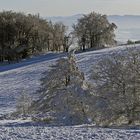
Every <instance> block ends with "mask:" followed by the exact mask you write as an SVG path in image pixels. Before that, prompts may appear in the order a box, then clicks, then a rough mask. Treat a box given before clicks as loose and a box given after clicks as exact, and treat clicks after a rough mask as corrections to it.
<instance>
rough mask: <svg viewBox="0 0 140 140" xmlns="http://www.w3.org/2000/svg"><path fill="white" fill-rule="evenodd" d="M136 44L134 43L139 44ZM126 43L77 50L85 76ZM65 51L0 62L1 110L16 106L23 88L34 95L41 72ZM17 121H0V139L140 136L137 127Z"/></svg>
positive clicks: (119, 137)
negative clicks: (36, 123)
mask: <svg viewBox="0 0 140 140" xmlns="http://www.w3.org/2000/svg"><path fill="white" fill-rule="evenodd" d="M139 46H140V45H138V46H137V47H139ZM124 49H126V47H124V46H121V47H116V48H109V49H103V50H98V51H91V52H84V53H80V54H76V58H77V64H78V65H79V68H80V69H81V70H82V71H83V72H84V73H85V76H86V78H87V79H88V78H89V75H90V70H91V68H92V65H93V64H94V63H96V62H97V61H98V60H99V59H100V58H102V57H104V56H106V55H108V54H110V53H113V52H115V51H117V52H118V51H120V52H121V51H122V50H124ZM64 56H65V54H53V53H49V54H47V55H43V56H40V57H35V58H32V59H29V60H25V61H23V62H21V63H19V64H12V65H8V66H0V114H5V113H9V112H11V111H14V110H15V107H16V99H17V98H18V97H19V96H20V94H21V93H22V92H23V90H24V91H25V92H27V93H30V94H31V95H32V98H35V97H36V90H37V89H39V87H40V78H41V77H42V76H43V74H42V73H43V72H45V71H47V70H49V69H50V66H51V65H52V64H54V63H55V61H56V60H57V59H59V58H60V57H64ZM20 123H21V122H20V121H19V122H18V121H15V122H13V121H10V122H9V123H8V122H7V121H6V122H4V121H1V122H0V140H1V139H3V140H4V139H5V140H15V139H22V140H26V139H28V140H32V139H37V140H39V139H42V140H45V139H51V140H55V139H71V140H72V139H74V140H75V139H76V140H78V139H79V140H85V139H87V140H90V139H99V140H100V139H102V140H105V139H108V140H109V139H122V140H123V139H126V140H128V139H131V140H138V139H140V130H115V129H105V128H104V129H101V128H92V127H76V126H75V127H74V126H73V127H71V126H67V127H47V126H42V125H39V126H36V125H32V124H30V123H28V122H27V123H24V124H25V125H23V124H22V125H20Z"/></svg>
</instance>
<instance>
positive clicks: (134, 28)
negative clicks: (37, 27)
mask: <svg viewBox="0 0 140 140" xmlns="http://www.w3.org/2000/svg"><path fill="white" fill-rule="evenodd" d="M82 16H83V14H77V15H73V16H66V17H61V16H59V17H47V19H48V20H51V21H53V22H63V23H64V24H65V25H66V26H68V27H69V31H71V30H72V25H73V24H75V23H76V22H77V19H79V18H81V17H82ZM108 20H109V21H110V22H113V23H115V24H116V25H117V26H118V30H117V31H116V36H117V37H116V38H117V40H119V41H121V42H126V41H127V40H128V39H131V40H140V15H124V16H120V15H110V16H108Z"/></svg>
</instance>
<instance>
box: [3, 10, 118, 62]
mask: <svg viewBox="0 0 140 140" xmlns="http://www.w3.org/2000/svg"><path fill="white" fill-rule="evenodd" d="M116 28H117V26H116V25H115V24H114V23H109V21H108V20H107V17H106V15H101V14H98V13H95V12H92V13H90V14H88V15H83V17H82V18H80V19H78V23H77V24H75V25H73V31H72V32H71V33H69V34H68V32H67V29H68V28H67V27H66V26H65V25H64V24H63V23H52V22H51V21H50V22H48V21H47V20H46V19H43V18H41V17H40V16H39V15H31V14H28V15H25V14H24V13H19V12H18V13H16V12H13V11H3V12H0V62H3V61H8V62H9V63H10V62H12V61H17V62H18V61H19V60H20V59H23V58H27V57H28V56H31V55H35V54H39V53H42V52H47V51H65V52H68V50H69V47H70V46H71V45H72V43H73V40H74V38H75V39H76V40H77V44H78V46H79V48H80V49H82V50H83V51H84V50H85V49H88V48H103V47H105V46H111V45H113V44H115V40H114V38H115V34H114V30H115V29H116Z"/></svg>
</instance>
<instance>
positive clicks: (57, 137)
mask: <svg viewBox="0 0 140 140" xmlns="http://www.w3.org/2000/svg"><path fill="white" fill-rule="evenodd" d="M0 139H1V140H113V139H114V140H139V139H140V130H119V129H118V130H117V129H116V130H115V129H107V128H106V129H105V128H92V127H76V126H75V127H74V126H73V127H71V126H65V127H45V126H44V127H43V126H22V127H20V126H17V127H5V126H2V127H0Z"/></svg>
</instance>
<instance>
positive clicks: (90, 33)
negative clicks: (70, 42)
mask: <svg viewBox="0 0 140 140" xmlns="http://www.w3.org/2000/svg"><path fill="white" fill-rule="evenodd" d="M116 28H117V26H116V25H115V24H114V23H109V21H108V19H107V16H106V15H101V14H98V13H95V12H92V13H90V14H88V15H84V16H83V17H82V18H80V19H78V23H77V24H75V25H73V29H74V34H75V35H76V37H77V38H78V42H79V45H80V46H81V48H82V50H85V49H86V48H93V47H102V46H105V45H113V44H114V43H115V40H114V37H115V34H114V30H115V29H116Z"/></svg>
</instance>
